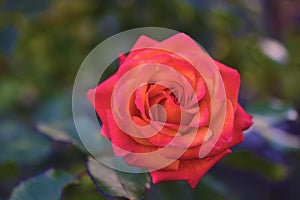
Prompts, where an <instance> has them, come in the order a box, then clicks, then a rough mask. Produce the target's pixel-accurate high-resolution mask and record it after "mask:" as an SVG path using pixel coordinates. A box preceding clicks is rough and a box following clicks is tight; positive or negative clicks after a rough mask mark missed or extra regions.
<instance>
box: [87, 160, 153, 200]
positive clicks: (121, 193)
mask: <svg viewBox="0 0 300 200" xmlns="http://www.w3.org/2000/svg"><path fill="white" fill-rule="evenodd" d="M87 166H88V170H89V171H90V175H91V176H92V177H93V178H94V179H96V180H97V181H98V182H97V183H98V184H99V185H101V190H103V191H104V192H105V193H107V194H109V196H115V197H125V198H127V199H130V200H138V199H142V197H143V196H144V193H145V189H146V188H147V189H150V177H149V175H148V174H133V173H124V172H120V171H116V170H114V169H112V168H109V167H107V166H105V165H103V164H101V163H100V162H99V161H98V160H96V159H94V158H92V157H89V159H88V164H87Z"/></svg>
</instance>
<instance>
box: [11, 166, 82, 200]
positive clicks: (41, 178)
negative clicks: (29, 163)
mask: <svg viewBox="0 0 300 200" xmlns="http://www.w3.org/2000/svg"><path fill="white" fill-rule="evenodd" d="M75 180H76V179H75V177H74V176H72V175H70V174H68V173H66V172H63V171H55V170H49V171H46V172H45V173H43V174H40V175H38V176H35V177H33V178H30V179H28V180H26V181H24V182H21V183H20V185H18V186H17V187H16V188H15V189H14V190H13V192H12V195H11V197H10V199H9V200H41V199H43V200H59V199H60V196H61V194H62V190H63V188H64V187H65V186H67V185H68V184H70V183H74V182H75Z"/></svg>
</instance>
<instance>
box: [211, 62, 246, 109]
mask: <svg viewBox="0 0 300 200" xmlns="http://www.w3.org/2000/svg"><path fill="white" fill-rule="evenodd" d="M215 63H216V64H217V67H218V68H219V71H220V74H221V76H222V79H223V82H224V86H225V90H226V97H227V99H230V101H231V102H232V104H233V107H234V109H236V107H237V104H238V103H237V100H238V94H239V89H240V83H241V80H240V74H239V73H238V72H237V71H236V70H235V69H232V68H230V67H227V66H226V65H224V64H222V63H220V62H218V61H215Z"/></svg>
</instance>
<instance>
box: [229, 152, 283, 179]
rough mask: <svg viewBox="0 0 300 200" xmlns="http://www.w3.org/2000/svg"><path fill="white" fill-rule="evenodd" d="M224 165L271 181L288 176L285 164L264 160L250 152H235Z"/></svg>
mask: <svg viewBox="0 0 300 200" xmlns="http://www.w3.org/2000/svg"><path fill="white" fill-rule="evenodd" d="M224 163H225V164H226V165H228V166H231V167H233V168H238V169H242V170H246V171H249V172H253V173H259V174H260V175H262V176H263V177H265V178H267V179H269V180H271V181H280V180H283V179H284V178H285V177H286V176H287V169H286V167H285V166H284V165H283V164H277V163H272V162H270V161H267V160H264V159H263V158H260V157H258V156H256V155H255V154H253V153H251V152H249V151H239V152H235V153H234V154H232V155H230V156H228V157H227V158H226V159H225V160H224Z"/></svg>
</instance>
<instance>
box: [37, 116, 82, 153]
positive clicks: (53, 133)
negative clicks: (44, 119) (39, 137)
mask: <svg viewBox="0 0 300 200" xmlns="http://www.w3.org/2000/svg"><path fill="white" fill-rule="evenodd" d="M37 129H38V130H39V131H40V132H42V133H43V134H45V135H47V136H49V137H50V138H51V139H53V140H56V141H61V142H67V143H71V144H72V145H74V146H76V147H79V148H80V149H81V150H82V151H84V152H86V149H85V147H84V146H83V144H82V143H81V141H80V138H79V137H78V135H77V132H76V129H75V126H74V124H73V122H72V121H71V120H69V121H64V122H56V123H50V124H47V123H39V124H38V125H37Z"/></svg>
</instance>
